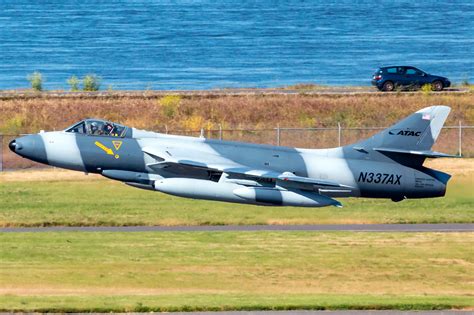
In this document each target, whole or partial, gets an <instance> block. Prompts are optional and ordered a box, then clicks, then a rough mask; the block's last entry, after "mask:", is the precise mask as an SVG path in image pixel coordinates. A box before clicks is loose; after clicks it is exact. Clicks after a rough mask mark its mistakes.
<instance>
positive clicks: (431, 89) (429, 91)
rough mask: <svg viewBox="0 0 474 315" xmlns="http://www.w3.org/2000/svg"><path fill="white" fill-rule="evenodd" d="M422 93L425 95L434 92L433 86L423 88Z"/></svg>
mask: <svg viewBox="0 0 474 315" xmlns="http://www.w3.org/2000/svg"><path fill="white" fill-rule="evenodd" d="M421 91H422V92H423V94H430V93H431V91H433V87H432V86H431V84H429V83H428V84H425V85H423V86H422V87H421Z"/></svg>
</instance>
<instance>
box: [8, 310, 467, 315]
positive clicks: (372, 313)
mask: <svg viewBox="0 0 474 315" xmlns="http://www.w3.org/2000/svg"><path fill="white" fill-rule="evenodd" d="M0 314H2V315H3V314H8V313H0ZM76 314H77V315H79V314H84V315H86V314H90V313H76ZM94 314H99V315H101V314H103V315H106V314H108V315H110V314H116V313H94ZM128 314H131V315H139V314H143V313H128ZM148 314H162V313H148ZM168 314H173V315H411V314H413V315H471V314H474V312H473V311H453V310H449V311H391V310H382V311H376V310H361V311H227V312H176V313H168Z"/></svg>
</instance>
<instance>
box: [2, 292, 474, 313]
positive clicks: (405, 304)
mask: <svg viewBox="0 0 474 315" xmlns="http://www.w3.org/2000/svg"><path fill="white" fill-rule="evenodd" d="M472 305H473V303H472V300H470V298H469V297H453V296H371V295H349V296H348V295H319V294H318V295H292V294H285V295H263V294H259V295H248V294H235V295H234V294H228V295H216V294H179V295H178V294H175V295H158V296H155V295H151V296H150V295H142V296H137V295H129V296H88V295H86V296H79V297H78V296H47V297H44V296H27V297H20V296H0V311H4V312H5V311H6V312H8V311H11V312H13V311H16V312H54V313H66V312H67V313H77V312H101V313H107V312H191V311H195V312H196V311H251V310H445V309H463V308H468V307H472Z"/></svg>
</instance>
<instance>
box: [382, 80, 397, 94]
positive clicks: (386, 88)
mask: <svg viewBox="0 0 474 315" xmlns="http://www.w3.org/2000/svg"><path fill="white" fill-rule="evenodd" d="M393 90H395V84H393V82H392V81H385V82H384V84H383V86H382V91H385V92H392V91H393Z"/></svg>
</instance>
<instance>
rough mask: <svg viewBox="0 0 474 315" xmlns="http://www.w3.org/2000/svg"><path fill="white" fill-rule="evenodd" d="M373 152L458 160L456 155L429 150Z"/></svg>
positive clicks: (379, 150)
mask: <svg viewBox="0 0 474 315" xmlns="http://www.w3.org/2000/svg"><path fill="white" fill-rule="evenodd" d="M374 150H375V151H378V152H381V153H400V154H412V155H418V156H422V157H427V158H441V157H450V158H458V157H459V156H458V155H451V154H446V153H442V152H436V151H430V150H422V151H417V150H403V149H394V148H374Z"/></svg>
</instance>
